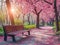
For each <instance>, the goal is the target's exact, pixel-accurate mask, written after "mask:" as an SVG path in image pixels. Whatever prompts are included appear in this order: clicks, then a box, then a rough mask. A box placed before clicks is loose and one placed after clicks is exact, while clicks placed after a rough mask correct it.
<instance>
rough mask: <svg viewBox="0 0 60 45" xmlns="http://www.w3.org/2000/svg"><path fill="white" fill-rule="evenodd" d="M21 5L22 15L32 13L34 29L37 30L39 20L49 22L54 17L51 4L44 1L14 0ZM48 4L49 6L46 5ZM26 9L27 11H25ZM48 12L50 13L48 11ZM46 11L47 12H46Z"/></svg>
mask: <svg viewBox="0 0 60 45" xmlns="http://www.w3.org/2000/svg"><path fill="white" fill-rule="evenodd" d="M16 1H18V3H20V5H22V8H23V11H24V12H23V13H25V14H27V13H30V12H31V13H34V15H36V16H37V18H36V27H37V28H39V19H43V20H44V21H45V22H48V21H50V18H49V17H51V18H53V17H54V10H53V8H52V6H51V5H52V3H50V2H47V1H45V0H16ZM47 3H49V4H47ZM26 8H27V9H26ZM49 10H50V11H49ZM47 11H48V12H47Z"/></svg>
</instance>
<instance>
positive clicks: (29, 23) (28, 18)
mask: <svg viewBox="0 0 60 45" xmlns="http://www.w3.org/2000/svg"><path fill="white" fill-rule="evenodd" d="M28 23H29V25H30V14H29V15H28Z"/></svg>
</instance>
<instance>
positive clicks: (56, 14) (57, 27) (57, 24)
mask: <svg viewBox="0 0 60 45" xmlns="http://www.w3.org/2000/svg"><path fill="white" fill-rule="evenodd" d="M56 2H57V0H54V9H55V17H56V29H57V31H59V20H58V11H57V3H56Z"/></svg>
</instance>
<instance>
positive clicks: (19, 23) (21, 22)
mask: <svg viewBox="0 0 60 45" xmlns="http://www.w3.org/2000/svg"><path fill="white" fill-rule="evenodd" d="M14 22H15V25H22V24H23V21H22V20H19V19H15V20H14Z"/></svg>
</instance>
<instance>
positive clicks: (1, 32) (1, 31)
mask: <svg viewBox="0 0 60 45" xmlns="http://www.w3.org/2000/svg"><path fill="white" fill-rule="evenodd" d="M3 33H4V31H3V28H2V27H0V35H3Z"/></svg>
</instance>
